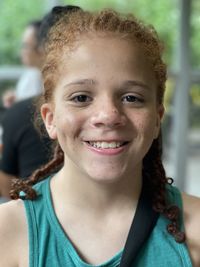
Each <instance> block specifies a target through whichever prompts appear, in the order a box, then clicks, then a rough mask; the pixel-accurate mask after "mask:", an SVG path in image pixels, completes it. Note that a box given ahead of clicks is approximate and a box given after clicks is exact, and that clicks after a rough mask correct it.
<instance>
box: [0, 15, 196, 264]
mask: <svg viewBox="0 0 200 267" xmlns="http://www.w3.org/2000/svg"><path fill="white" fill-rule="evenodd" d="M46 53H47V56H46V60H45V64H44V68H43V80H44V87H45V92H44V95H43V97H42V99H41V116H42V119H43V121H44V124H45V127H46V130H47V132H48V134H49V136H50V137H51V139H53V140H55V142H56V143H57V145H56V147H55V156H54V158H53V160H52V161H51V162H49V163H48V164H47V165H46V166H44V167H43V168H41V169H39V170H37V171H36V172H35V173H34V174H33V175H32V177H31V178H30V179H29V180H28V181H27V182H22V181H18V182H16V183H15V188H14V189H13V191H12V192H11V196H12V197H13V198H21V199H19V200H17V201H11V202H9V203H7V204H3V205H1V207H0V218H1V221H0V224H1V227H0V240H1V243H0V262H1V266H7V267H12V266H18V267H27V266H30V267H44V266H46V267H47V266H48V267H50V266H53V267H57V266H67V267H71V266H81V267H90V266H99V267H100V266H105V267H106V266H107V267H114V266H125V265H123V257H124V255H125V254H126V252H127V251H129V252H130V253H129V254H130V255H132V247H131V246H128V240H133V239H134V237H135V236H138V233H139V239H138V240H139V241H140V235H141V238H142V235H143V232H144V231H143V227H145V224H147V223H148V220H150V217H148V216H146V217H144V218H147V219H145V220H143V219H142V220H140V221H139V227H138V226H137V227H138V228H137V229H138V231H134V229H136V228H135V221H136V217H137V218H138V213H140V212H141V213H142V212H143V210H144V209H145V208H144V209H143V206H142V204H141V203H143V202H141V199H143V198H145V197H146V196H147V195H148V201H149V207H150V208H149V210H152V211H154V212H155V213H156V214H158V215H159V216H158V218H157V220H156V221H155V225H154V226H153V229H152V231H151V232H150V233H149V235H148V238H146V239H145V242H144V243H143V245H142V246H141V247H140V250H139V251H138V252H137V254H136V256H135V257H134V258H132V259H131V264H130V265H129V266H137V267H144V266H145V267H150V266H151V267H152V266H154V267H155V266H156V267H159V266H160V267H161V266H162V267H165V266H168V267H169V266H187V267H189V266H191V267H192V266H196V267H197V266H200V253H199V252H200V228H199V220H200V214H199V213H198V209H199V208H200V200H199V199H198V198H195V197H191V196H188V195H186V194H181V193H180V192H179V191H178V189H176V188H175V187H173V186H171V180H170V179H167V178H166V176H165V171H164V169H163V165H162V162H161V133H160V125H161V120H162V117H163V114H164V107H163V95H164V89H165V81H166V66H165V64H164V63H163V61H162V59H161V56H162V45H161V43H160V41H159V40H158V37H157V34H156V33H155V31H154V29H153V28H151V27H147V26H145V25H144V24H142V23H141V22H139V21H138V20H137V19H136V18H134V17H132V16H130V15H129V16H121V15H119V14H117V13H115V12H114V11H111V10H104V11H101V12H99V13H91V12H84V11H81V10H77V11H76V12H73V14H71V15H70V16H68V15H66V14H64V13H61V14H60V19H59V21H58V22H57V23H56V24H55V25H54V26H53V27H52V29H51V31H50V33H49V36H48V40H47V43H46ZM58 169H59V171H58ZM55 170H57V172H55ZM52 172H54V174H53V175H50V176H48V174H49V173H52ZM44 177H45V179H44ZM33 185H34V186H33ZM32 186H33V187H32ZM139 207H140V208H139ZM138 210H140V212H138ZM133 218H134V220H133ZM132 221H133V224H132ZM137 221H138V220H137ZM131 225H132V226H134V227H132V226H131ZM130 229H131V230H130ZM140 231H141V232H140ZM136 243H137V242H136ZM133 245H134V244H133Z"/></svg>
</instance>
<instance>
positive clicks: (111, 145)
mask: <svg viewBox="0 0 200 267" xmlns="http://www.w3.org/2000/svg"><path fill="white" fill-rule="evenodd" d="M122 144H123V142H90V145H91V146H94V147H97V148H116V147H120V146H121V145H122Z"/></svg>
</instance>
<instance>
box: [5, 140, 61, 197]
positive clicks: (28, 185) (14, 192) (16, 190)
mask: <svg viewBox="0 0 200 267" xmlns="http://www.w3.org/2000/svg"><path fill="white" fill-rule="evenodd" d="M63 161H64V154H63V151H62V150H61V148H60V146H59V144H57V145H56V147H55V150H54V156H53V158H52V160H51V161H49V162H48V163H47V164H45V165H44V166H42V167H41V168H39V169H37V170H36V171H35V172H33V174H32V175H31V176H30V177H29V178H28V179H27V180H22V179H14V180H13V182H12V189H11V191H10V197H11V198H12V199H18V198H21V196H20V192H21V191H23V192H24V193H25V194H26V195H25V199H35V198H36V197H37V194H36V192H35V190H34V189H33V188H32V186H33V185H34V184H36V183H37V182H39V181H41V180H43V179H45V178H46V177H47V175H49V174H51V173H53V172H56V171H57V170H58V169H59V168H61V166H62V164H63Z"/></svg>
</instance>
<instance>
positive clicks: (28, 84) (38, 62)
mask: <svg viewBox="0 0 200 267" xmlns="http://www.w3.org/2000/svg"><path fill="white" fill-rule="evenodd" d="M40 25H41V21H40V20H36V21H32V22H30V23H29V24H28V25H27V27H26V28H25V31H24V33H23V37H22V47H21V61H22V63H23V65H24V66H25V67H26V68H25V71H24V73H23V74H22V76H21V77H20V79H19V81H18V83H17V85H16V89H15V90H8V91H6V92H5V93H4V94H3V96H2V102H3V106H4V107H5V108H9V107H11V106H12V105H13V104H14V103H15V102H17V101H20V100H23V99H26V98H29V97H32V96H36V95H39V94H40V93H41V92H42V88H43V84H42V77H41V72H40V69H41V66H42V62H43V53H42V51H41V49H40V48H39V46H38V42H39V40H38V31H39V29H40Z"/></svg>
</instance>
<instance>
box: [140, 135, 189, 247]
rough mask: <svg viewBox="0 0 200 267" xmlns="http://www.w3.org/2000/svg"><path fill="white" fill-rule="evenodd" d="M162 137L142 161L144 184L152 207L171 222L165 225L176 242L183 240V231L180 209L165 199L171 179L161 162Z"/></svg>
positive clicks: (155, 141) (154, 143)
mask: <svg viewBox="0 0 200 267" xmlns="http://www.w3.org/2000/svg"><path fill="white" fill-rule="evenodd" d="M161 139H162V137H161V134H160V135H159V137H158V138H157V139H156V140H154V142H153V144H152V146H151V148H150V150H149V152H148V153H147V155H146V156H145V158H144V162H143V176H144V181H145V186H147V189H148V192H149V194H150V196H151V198H152V203H153V209H154V210H155V211H156V212H159V213H161V214H163V215H164V216H165V217H166V218H167V219H169V220H170V221H171V222H170V223H169V224H168V225H167V231H168V232H169V233H170V234H171V235H172V236H173V237H174V239H175V240H176V242H178V243H182V242H184V241H185V233H184V232H181V230H180V225H179V219H180V209H179V207H177V206H176V205H171V204H169V203H168V201H167V199H166V184H172V183H173V179H172V178H167V177H166V174H165V170H164V167H163V164H162V160H161V157H162V140H161Z"/></svg>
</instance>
